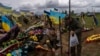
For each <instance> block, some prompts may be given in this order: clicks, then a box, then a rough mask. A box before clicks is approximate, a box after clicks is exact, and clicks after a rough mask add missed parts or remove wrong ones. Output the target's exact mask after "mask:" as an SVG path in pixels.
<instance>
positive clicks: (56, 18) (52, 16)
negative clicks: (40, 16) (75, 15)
mask: <svg viewBox="0 0 100 56" xmlns="http://www.w3.org/2000/svg"><path fill="white" fill-rule="evenodd" d="M44 13H46V14H47V15H48V16H49V17H50V19H51V21H52V22H53V23H54V24H59V18H60V19H64V17H65V16H66V14H63V13H60V12H55V11H52V10H50V12H48V11H44Z"/></svg>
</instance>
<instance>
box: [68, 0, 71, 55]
mask: <svg viewBox="0 0 100 56" xmlns="http://www.w3.org/2000/svg"><path fill="white" fill-rule="evenodd" d="M70 19H71V0H69V20H70ZM69 28H70V27H69ZM68 34H69V36H68V56H70V30H69V33H68Z"/></svg>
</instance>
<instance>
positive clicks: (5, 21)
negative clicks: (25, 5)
mask: <svg viewBox="0 0 100 56" xmlns="http://www.w3.org/2000/svg"><path fill="white" fill-rule="evenodd" d="M1 20H2V28H3V29H4V30H5V31H6V32H9V31H10V29H11V28H12V27H13V26H14V24H13V23H12V22H11V21H10V20H9V19H8V18H7V17H6V16H2V17H1Z"/></svg>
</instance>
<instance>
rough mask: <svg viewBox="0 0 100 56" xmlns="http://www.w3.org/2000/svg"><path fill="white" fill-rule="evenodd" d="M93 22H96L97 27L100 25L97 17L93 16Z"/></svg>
mask: <svg viewBox="0 0 100 56" xmlns="http://www.w3.org/2000/svg"><path fill="white" fill-rule="evenodd" d="M93 20H94V23H95V25H96V26H97V25H98V19H97V18H96V16H95V15H94V16H93Z"/></svg>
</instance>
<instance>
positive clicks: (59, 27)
mask: <svg viewBox="0 0 100 56" xmlns="http://www.w3.org/2000/svg"><path fill="white" fill-rule="evenodd" d="M59 37H60V44H61V56H63V47H62V37H61V18H60V17H59Z"/></svg>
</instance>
